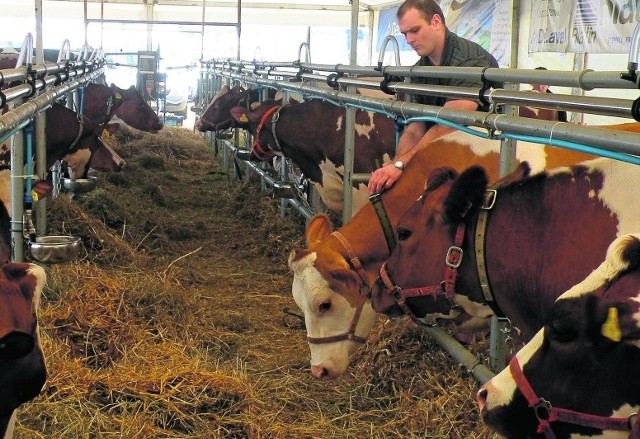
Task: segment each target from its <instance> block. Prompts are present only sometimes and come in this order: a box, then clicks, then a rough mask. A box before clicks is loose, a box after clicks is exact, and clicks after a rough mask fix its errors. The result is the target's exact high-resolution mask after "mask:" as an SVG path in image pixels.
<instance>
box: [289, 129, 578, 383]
mask: <svg viewBox="0 0 640 439" xmlns="http://www.w3.org/2000/svg"><path fill="white" fill-rule="evenodd" d="M587 157H588V156H586V155H584V154H579V153H574V152H571V151H567V150H563V149H559V148H554V147H545V146H542V145H533V144H527V143H524V142H519V143H518V159H519V160H521V161H522V160H525V159H526V160H528V161H529V162H530V163H531V166H532V168H533V169H534V170H536V171H540V170H542V169H544V168H545V167H548V166H555V165H557V164H558V163H573V162H577V161H581V160H584V159H585V158H587ZM498 163H499V145H498V142H496V141H489V140H483V139H479V138H475V137H473V136H470V135H468V134H465V133H462V132H456V133H452V134H449V135H447V136H444V137H442V138H440V139H438V140H436V141H434V142H432V143H431V144H429V145H427V146H425V147H424V148H423V149H422V150H421V151H419V152H418V153H416V155H415V156H414V157H413V158H412V159H411V161H410V162H409V163H408V164H407V166H406V167H405V170H404V171H403V175H402V177H401V178H400V179H399V180H398V181H397V182H396V183H395V184H394V185H393V187H392V188H391V189H390V190H389V191H386V192H383V193H382V194H381V195H380V199H381V203H376V205H377V206H380V205H382V206H384V210H385V211H386V214H387V216H388V227H387V228H388V229H391V230H392V235H393V236H394V238H395V237H396V236H395V226H396V224H397V221H398V219H399V217H400V216H401V214H402V213H403V212H404V211H405V210H406V209H407V208H408V207H409V206H410V205H411V203H413V202H414V201H415V200H416V199H417V198H418V196H419V195H420V194H421V193H422V192H423V190H424V185H425V178H426V177H425V176H426V175H427V174H428V173H429V172H430V171H431V170H433V169H436V168H438V167H442V166H447V165H454V166H456V167H458V168H459V169H464V168H466V167H467V166H470V165H472V164H480V165H482V166H483V167H484V169H485V170H486V171H487V173H488V174H489V178H491V179H492V180H495V179H497V178H498V175H499V172H498ZM380 224H381V223H380V221H379V219H378V215H377V214H376V207H374V204H371V203H369V204H367V205H365V206H364V207H363V208H362V209H361V210H360V211H358V212H357V213H356V215H355V216H354V217H353V218H352V219H351V220H349V221H348V222H347V223H346V224H344V225H343V226H342V227H341V228H340V229H339V230H338V232H339V235H340V236H343V237H344V238H345V240H346V242H348V244H349V245H348V247H349V248H350V250H349V252H348V251H347V248H346V247H345V245H344V244H343V243H341V241H340V240H339V239H337V238H336V236H337V234H332V232H333V230H332V226H331V223H330V221H329V220H328V218H327V217H325V216H317V217H315V218H313V219H312V220H311V221H310V222H309V224H308V226H307V230H306V244H307V248H306V249H296V250H294V251H293V252H292V253H291V255H290V257H289V267H290V268H291V269H292V271H293V273H294V280H293V287H292V292H293V297H294V299H295V301H296V303H297V304H298V306H299V307H300V309H301V310H302V312H303V313H304V315H305V322H306V327H307V333H308V335H309V337H311V338H312V339H316V338H327V337H332V336H337V335H340V334H345V333H347V332H349V328H350V326H351V325H352V321H353V320H354V315H355V314H356V310H357V309H358V306H357V304H358V303H359V301H360V299H359V298H357V297H358V296H357V293H358V291H359V289H360V287H361V285H360V284H361V283H364V284H367V285H371V284H373V281H374V280H375V279H376V278H377V277H378V274H379V269H380V266H381V265H382V263H383V262H384V261H385V260H386V259H387V257H388V256H389V253H390V249H389V247H388V244H387V239H386V238H385V233H384V231H383V228H382V227H381V225H380ZM391 248H393V245H392V246H391ZM349 253H351V254H353V255H355V256H357V258H358V261H359V262H360V263H361V264H362V266H363V270H361V271H360V276H359V275H358V273H357V271H356V270H355V268H354V266H353V264H352V263H351V262H350V261H351V260H352V259H353V256H351V254H349ZM360 277H362V278H363V279H360ZM375 318H376V314H375V313H374V312H373V310H372V309H371V304H370V302H369V301H368V300H367V301H365V302H364V305H363V309H362V312H361V314H360V316H359V323H358V331H357V334H358V336H360V337H364V338H366V337H367V336H368V335H369V332H370V329H367V328H371V327H372V325H373V323H374V321H375ZM358 346H359V343H357V342H355V341H351V340H340V341H335V342H332V343H317V342H315V341H312V342H311V343H310V348H311V369H312V373H313V374H314V375H315V376H317V377H323V378H333V377H336V376H338V375H340V374H342V373H344V372H345V371H346V369H347V366H348V363H349V355H350V353H352V352H354V351H355V350H356V349H357V348H358Z"/></svg>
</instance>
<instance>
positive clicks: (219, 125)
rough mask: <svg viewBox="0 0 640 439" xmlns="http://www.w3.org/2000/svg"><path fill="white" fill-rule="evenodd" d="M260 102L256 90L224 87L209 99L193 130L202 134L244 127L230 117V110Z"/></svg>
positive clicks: (237, 86)
mask: <svg viewBox="0 0 640 439" xmlns="http://www.w3.org/2000/svg"><path fill="white" fill-rule="evenodd" d="M259 100H260V92H259V90H258V89H255V88H254V89H246V88H244V87H241V86H239V85H236V86H234V87H233V88H229V87H228V86H226V85H224V86H222V88H220V90H219V91H218V93H216V94H215V96H213V98H211V101H209V104H208V105H207V108H206V109H205V110H204V112H203V113H202V115H201V116H200V117H199V118H198V120H196V122H195V124H194V129H196V130H198V131H200V132H202V133H204V132H207V131H214V132H220V131H224V130H227V129H229V128H241V127H243V126H244V125H241V124H238V122H237V121H236V120H235V119H234V118H233V117H232V116H231V109H232V108H233V107H237V106H244V107H248V106H249V105H251V104H252V103H254V102H258V101H259Z"/></svg>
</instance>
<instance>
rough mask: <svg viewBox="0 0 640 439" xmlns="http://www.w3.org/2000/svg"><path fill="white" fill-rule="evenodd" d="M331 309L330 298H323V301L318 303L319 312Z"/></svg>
mask: <svg viewBox="0 0 640 439" xmlns="http://www.w3.org/2000/svg"><path fill="white" fill-rule="evenodd" d="M330 309H331V301H330V300H325V301H324V302H322V303H321V304H320V306H319V307H318V310H319V311H320V312H321V313H324V312H327V311H329V310H330Z"/></svg>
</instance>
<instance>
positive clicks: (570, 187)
mask: <svg viewBox="0 0 640 439" xmlns="http://www.w3.org/2000/svg"><path fill="white" fill-rule="evenodd" d="M639 171H640V169H639V168H638V167H637V165H632V164H628V163H625V162H621V161H617V160H612V159H605V158H598V159H593V160H589V161H586V162H582V163H580V164H577V165H574V166H571V167H563V168H557V169H553V170H548V171H544V172H540V173H538V174H536V175H532V176H529V177H525V178H521V179H518V178H516V179H515V180H516V181H514V182H505V183H504V184H500V183H498V184H496V185H494V186H492V187H491V188H488V186H487V181H488V178H487V175H486V172H485V171H484V170H483V169H482V168H481V167H479V166H473V167H470V168H468V169H467V170H465V171H464V172H462V173H461V174H459V175H458V174H457V172H456V171H454V170H453V169H438V170H435V171H433V173H432V174H431V175H430V177H429V179H428V181H429V184H428V185H427V188H426V189H425V191H424V192H423V194H422V196H421V197H420V198H419V199H418V201H416V202H415V203H414V204H413V205H412V206H411V207H410V208H409V209H407V211H406V212H405V213H404V214H403V216H402V218H401V219H400V220H399V221H398V224H397V234H398V244H397V246H396V248H395V249H394V251H393V253H392V255H391V256H390V257H389V259H388V260H387V262H386V264H385V268H384V269H383V270H381V273H382V276H381V278H382V279H383V280H385V282H384V287H382V288H380V284H381V283H380V282H377V283H376V287H374V288H373V290H372V295H371V300H372V305H373V307H374V309H375V310H376V311H378V312H380V313H384V314H387V315H398V314H409V315H413V316H414V317H416V318H426V319H428V320H432V318H434V317H443V318H450V317H452V316H453V317H455V316H457V314H459V313H461V312H466V313H467V314H468V315H470V316H473V317H475V318H477V319H483V318H487V317H490V316H492V315H503V316H506V317H507V318H508V319H509V320H510V321H511V323H512V325H513V326H515V327H516V328H518V330H519V333H520V334H521V336H522V338H523V339H524V340H525V341H526V340H529V339H530V338H531V337H532V336H533V335H534V334H535V333H536V332H537V331H538V329H540V327H541V326H542V324H543V322H544V318H545V316H546V313H547V311H548V310H549V308H550V306H551V305H552V304H553V302H554V301H555V300H556V298H557V297H558V296H559V295H560V294H562V292H564V291H566V290H567V289H568V288H570V287H571V286H572V285H574V284H576V283H578V282H579V281H580V280H581V279H583V278H584V277H585V276H586V275H587V274H588V273H590V272H591V271H592V270H594V269H595V268H596V267H597V266H598V265H599V263H600V261H602V260H603V259H604V257H605V255H606V251H607V248H608V246H609V244H610V243H611V242H612V241H613V240H614V239H615V238H616V237H617V236H619V235H620V234H624V233H631V232H633V231H636V230H640V217H639V216H638V215H637V214H636V213H637V212H636V206H637V205H638V203H639V202H640V193H639V192H638V191H634V190H629V189H628V185H629V184H630V183H631V182H634V181H638V176H639V175H640V174H639ZM631 184H632V183H631ZM441 282H443V283H444V284H443V286H442V287H441ZM540 292H544V294H540Z"/></svg>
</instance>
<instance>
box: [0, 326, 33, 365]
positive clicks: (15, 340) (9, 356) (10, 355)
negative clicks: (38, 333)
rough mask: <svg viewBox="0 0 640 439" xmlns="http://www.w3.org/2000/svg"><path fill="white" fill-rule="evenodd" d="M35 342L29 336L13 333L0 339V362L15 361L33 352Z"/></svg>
mask: <svg viewBox="0 0 640 439" xmlns="http://www.w3.org/2000/svg"><path fill="white" fill-rule="evenodd" d="M34 345H35V340H34V339H33V336H32V335H31V334H27V333H24V332H19V331H14V332H11V333H9V334H7V335H5V336H4V337H2V338H1V339H0V360H17V359H19V358H22V357H24V356H25V355H27V354H28V353H29V352H31V351H32V350H33V347H34Z"/></svg>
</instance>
